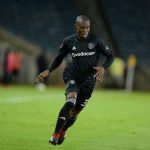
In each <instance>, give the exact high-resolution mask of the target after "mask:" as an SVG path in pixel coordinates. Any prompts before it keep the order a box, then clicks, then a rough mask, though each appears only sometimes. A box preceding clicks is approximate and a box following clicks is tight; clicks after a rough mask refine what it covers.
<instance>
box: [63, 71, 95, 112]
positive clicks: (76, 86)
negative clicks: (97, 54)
mask: <svg viewBox="0 0 150 150" xmlns="http://www.w3.org/2000/svg"><path fill="white" fill-rule="evenodd" d="M64 82H65V84H66V92H65V95H67V94H68V93H69V92H76V93H77V100H76V105H75V107H76V108H77V109H78V110H81V109H82V108H84V106H85V105H86V104H87V102H88V100H89V98H90V97H91V95H92V92H93V89H94V86H95V82H96V80H95V78H94V77H93V75H89V76H83V77H82V76H78V75H75V76H74V75H71V74H70V73H66V72H65V73H64Z"/></svg>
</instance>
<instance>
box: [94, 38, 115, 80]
mask: <svg viewBox="0 0 150 150" xmlns="http://www.w3.org/2000/svg"><path fill="white" fill-rule="evenodd" d="M97 48H98V50H99V51H101V52H102V53H103V55H104V56H106V60H105V62H104V64H103V65H102V66H100V67H99V66H98V67H94V69H96V74H95V75H94V77H96V79H97V80H100V81H101V82H102V81H103V76H104V73H105V69H106V68H108V67H109V66H110V65H111V64H112V62H113V60H114V55H113V52H112V50H111V49H110V48H109V47H108V46H107V45H106V44H105V43H104V41H103V40H102V39H98V46H97Z"/></svg>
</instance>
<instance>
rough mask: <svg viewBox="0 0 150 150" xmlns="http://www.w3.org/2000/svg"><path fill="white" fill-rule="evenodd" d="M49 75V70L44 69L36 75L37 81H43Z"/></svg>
mask: <svg viewBox="0 0 150 150" xmlns="http://www.w3.org/2000/svg"><path fill="white" fill-rule="evenodd" d="M48 75H49V70H45V71H43V72H42V73H40V74H39V75H38V76H37V77H36V79H35V82H36V83H39V82H41V81H43V79H44V78H46V77H47V76H48Z"/></svg>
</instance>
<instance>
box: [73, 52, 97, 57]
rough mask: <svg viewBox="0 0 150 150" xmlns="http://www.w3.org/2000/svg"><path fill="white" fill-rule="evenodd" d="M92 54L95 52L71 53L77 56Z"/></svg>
mask: <svg viewBox="0 0 150 150" xmlns="http://www.w3.org/2000/svg"><path fill="white" fill-rule="evenodd" d="M92 55H95V52H81V53H72V57H79V56H92Z"/></svg>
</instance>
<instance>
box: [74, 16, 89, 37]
mask: <svg viewBox="0 0 150 150" xmlns="http://www.w3.org/2000/svg"><path fill="white" fill-rule="evenodd" d="M75 29H76V33H77V37H78V38H79V39H86V38H87V36H88V34H89V31H90V20H89V18H88V17H87V16H84V15H81V16H78V17H77V18H76V22H75Z"/></svg>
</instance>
